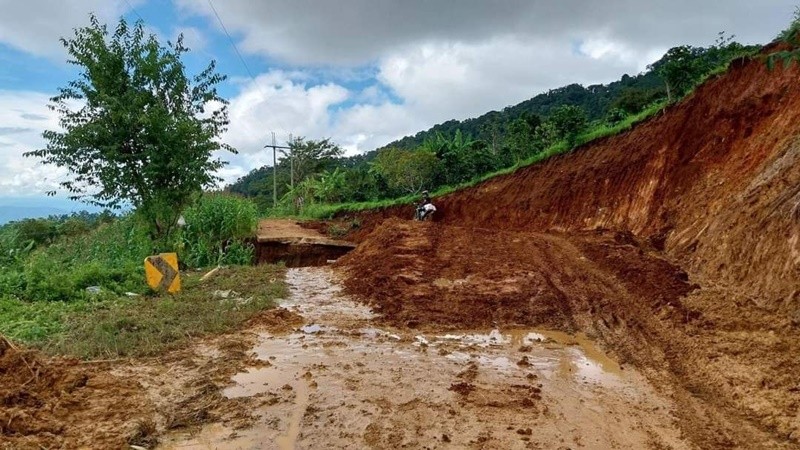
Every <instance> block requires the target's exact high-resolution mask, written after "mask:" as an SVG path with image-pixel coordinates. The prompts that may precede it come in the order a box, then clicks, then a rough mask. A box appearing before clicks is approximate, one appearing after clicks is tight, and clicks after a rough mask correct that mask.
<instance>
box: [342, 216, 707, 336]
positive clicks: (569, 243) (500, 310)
mask: <svg viewBox="0 0 800 450" xmlns="http://www.w3.org/2000/svg"><path fill="white" fill-rule="evenodd" d="M387 255H392V256H391V257H387ZM338 264H339V265H340V266H343V267H344V268H345V270H346V271H347V274H348V276H347V277H346V279H345V281H344V284H345V288H346V290H347V291H348V292H349V293H351V294H354V295H357V296H360V297H361V298H364V299H366V300H367V301H368V302H369V303H370V305H372V306H373V308H374V309H375V310H376V311H377V312H380V313H381V315H382V318H383V319H384V320H386V321H389V322H392V323H393V324H399V325H406V326H412V327H415V326H420V325H422V326H424V325H429V324H436V325H438V326H440V327H441V326H445V327H453V328H471V327H487V326H543V327H551V328H557V329H562V330H567V331H577V330H578V329H579V328H580V327H579V326H578V324H577V323H576V317H577V316H578V314H577V313H580V312H588V313H592V312H601V313H602V314H601V315H602V317H598V318H599V319H602V320H607V321H612V322H618V321H619V316H624V315H625V314H626V313H627V312H626V310H624V309H622V308H620V307H619V305H621V304H636V305H638V306H637V307H638V308H640V309H642V310H646V311H647V313H648V314H661V315H664V316H670V317H674V318H675V319H676V320H684V319H685V318H686V317H687V315H688V316H691V315H692V314H691V312H688V311H686V310H685V308H683V306H682V304H681V302H680V297H682V296H684V295H685V294H686V293H688V292H689V291H691V290H692V288H693V287H692V286H691V285H690V284H689V283H688V282H687V279H688V277H687V275H686V273H685V272H682V271H681V270H680V269H678V268H676V267H674V266H673V265H671V264H670V263H669V262H667V261H665V260H664V259H662V258H659V257H656V256H654V255H652V254H651V253H650V252H648V251H647V250H646V248H644V247H643V246H642V243H638V242H636V241H635V240H634V239H633V238H632V237H630V236H627V235H620V234H618V233H608V232H602V231H592V232H587V233H582V234H576V235H573V236H565V235H564V236H560V235H555V234H542V233H522V232H504V231H492V230H485V229H482V230H471V229H468V228H461V227H443V226H437V225H435V224H431V223H419V222H411V221H401V220H398V219H390V220H387V221H385V222H384V223H383V224H382V225H381V226H379V227H378V228H377V229H376V230H375V232H374V233H373V234H372V236H371V237H370V239H368V240H367V241H365V242H364V243H363V244H362V245H360V246H359V247H358V248H357V249H356V250H355V251H354V252H353V253H351V254H350V255H348V256H346V257H344V258H342V260H340V262H339V263H338Z"/></svg>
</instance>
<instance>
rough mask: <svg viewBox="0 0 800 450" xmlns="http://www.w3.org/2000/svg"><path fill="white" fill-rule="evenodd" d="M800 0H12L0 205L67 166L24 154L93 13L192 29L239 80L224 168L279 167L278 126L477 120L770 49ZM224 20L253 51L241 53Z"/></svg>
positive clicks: (3, 62)
mask: <svg viewBox="0 0 800 450" xmlns="http://www.w3.org/2000/svg"><path fill="white" fill-rule="evenodd" d="M795 4H797V0H762V1H758V2H756V1H754V0H746V1H745V0H726V1H724V2H723V1H717V0H714V1H709V0H692V1H688V0H668V1H667V0H654V1H642V0H610V1H603V2H600V1H590V0H560V1H555V0H482V1H481V0H460V1H457V2H456V1H452V0H335V1H334V0H315V1H311V0H285V1H274V0H273V1H253V0H212V1H209V0H70V1H63V0H26V1H18V0H0V11H2V14H0V200H2V199H4V198H5V199H10V198H16V199H18V198H20V197H23V198H30V199H31V201H32V202H34V201H35V199H37V198H40V197H41V196H42V195H43V193H44V192H45V191H47V190H49V189H52V188H53V187H55V186H56V185H57V183H58V181H59V179H61V177H63V176H64V175H65V173H64V172H62V171H59V170H56V169H54V168H51V167H44V166H42V165H40V164H37V162H36V161H35V160H31V159H26V158H23V157H22V153H23V152H24V151H27V150H31V149H35V148H38V147H40V146H41V145H42V140H41V137H40V135H41V132H42V131H43V130H45V129H48V128H49V129H52V128H54V127H55V126H56V125H57V121H56V118H55V117H54V116H53V114H52V113H51V112H50V111H49V110H48V109H47V107H46V106H47V102H48V98H49V97H50V96H52V95H53V94H54V93H55V91H56V89H57V88H58V87H59V86H62V85H64V84H65V83H66V82H67V81H69V80H70V79H72V78H74V77H75V75H76V73H77V72H76V71H75V68H73V67H71V66H68V65H67V64H66V63H65V54H64V52H63V49H62V47H61V45H60V44H59V42H58V39H59V37H62V36H69V35H70V34H71V30H72V29H73V28H74V27H78V26H82V25H85V24H86V23H87V22H88V14H89V13H90V12H94V13H95V14H97V15H98V16H99V17H100V18H101V19H102V20H104V21H108V22H115V21H116V20H117V19H118V18H119V17H120V16H124V17H126V18H128V19H130V20H139V19H141V20H143V21H144V22H145V24H146V25H147V27H148V28H149V29H150V30H151V31H152V32H153V33H155V34H157V35H158V36H159V37H161V38H162V39H164V40H167V39H174V37H175V36H177V35H178V34H179V33H183V35H184V37H185V41H186V43H187V44H188V46H189V47H190V48H191V49H192V52H191V54H190V55H189V57H188V60H187V63H188V67H189V68H190V70H192V71H197V70H199V69H200V68H201V67H202V66H204V65H205V64H206V63H207V62H208V60H210V59H216V60H217V61H218V63H219V69H220V71H221V72H223V73H225V74H227V75H229V77H230V78H229V79H228V81H227V82H226V83H225V85H224V86H222V88H221V92H222V94H223V95H224V96H225V97H226V98H228V99H229V100H230V102H231V104H230V119H231V125H230V129H229V132H228V133H227V134H226V135H225V136H224V140H225V141H227V142H228V143H229V144H231V145H233V146H234V147H236V148H237V149H238V150H239V151H240V153H239V155H236V156H226V157H225V159H227V160H228V161H229V162H230V164H229V165H228V166H227V167H226V168H225V169H224V170H223V171H222V173H221V175H222V176H223V177H224V178H225V179H226V180H227V181H232V180H235V179H236V178H237V177H239V176H241V175H243V174H245V173H247V172H248V171H249V170H251V169H253V168H256V167H259V166H261V165H264V164H268V163H271V155H269V154H268V153H267V152H265V151H264V150H263V149H262V146H263V144H264V143H265V142H266V140H267V139H269V135H270V134H269V133H270V131H275V132H276V133H277V135H278V137H279V139H282V140H285V139H286V138H287V137H288V136H289V134H290V133H292V134H294V135H295V136H298V135H299V136H306V137H309V138H314V139H317V138H323V137H331V138H333V140H334V141H336V142H338V143H339V144H340V145H342V146H343V147H344V148H346V149H347V151H348V153H350V154H353V153H357V152H364V151H368V150H371V149H374V148H376V147H378V146H380V145H383V144H386V143H388V142H390V141H392V140H394V139H396V138H399V137H402V136H404V135H407V134H411V133H415V132H417V131H420V130H422V129H426V128H428V127H430V126H432V125H434V124H436V123H439V122H442V121H445V120H448V119H452V118H455V119H465V118H468V117H474V116H477V115H480V114H482V113H484V112H487V111H489V110H493V109H501V108H503V107H505V106H508V105H511V104H515V103H518V102H520V101H522V100H525V99H528V98H530V97H532V96H534V95H536V94H538V93H541V92H543V91H546V90H548V89H551V88H555V87H559V86H562V85H565V84H569V83H575V82H577V83H582V84H594V83H605V82H610V81H613V80H615V79H618V78H619V77H620V76H621V75H622V74H625V73H628V74H635V73H638V72H640V71H642V70H643V69H644V68H645V66H646V65H647V64H648V63H650V62H652V61H654V60H656V59H658V57H659V56H660V55H661V54H663V53H664V52H665V51H666V50H667V49H669V48H670V47H672V46H675V45H681V44H692V45H709V44H711V43H713V41H714V39H715V38H716V34H717V32H719V31H726V32H727V33H728V34H735V35H736V37H737V40H739V41H740V42H743V43H765V42H768V41H769V40H771V39H772V38H773V37H774V36H775V35H776V34H777V33H778V32H779V31H780V30H781V29H782V28H784V27H785V26H786V24H787V23H788V22H789V21H790V19H791V16H792V12H793V11H794V8H795V6H794V5H795ZM214 8H215V9H216V11H217V12H218V14H219V16H220V18H221V21H222V24H224V27H225V29H227V30H228V32H230V35H231V37H232V39H233V42H234V43H235V45H236V47H237V48H238V50H239V52H240V53H241V55H242V58H243V59H244V62H242V60H240V59H239V57H238V56H237V54H236V51H235V50H234V47H233V45H232V44H231V42H230V40H229V39H228V37H227V36H226V34H225V33H224V31H223V26H222V25H221V24H220V21H219V20H218V19H217V17H216V16H215V14H214Z"/></svg>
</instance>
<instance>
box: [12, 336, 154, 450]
mask: <svg viewBox="0 0 800 450" xmlns="http://www.w3.org/2000/svg"><path fill="white" fill-rule="evenodd" d="M0 405H2V408H0V448H15V449H17V448H37V449H38V448H78V447H89V448H123V447H126V446H127V445H128V444H136V443H140V444H147V443H149V442H148V439H149V432H148V431H149V430H150V426H149V421H148V418H149V417H151V413H152V411H151V410H149V408H148V404H147V402H146V401H145V400H144V398H143V396H142V392H141V389H140V387H139V386H137V385H136V383H134V382H132V381H130V380H124V379H121V378H118V377H114V376H112V375H110V374H108V373H107V372H106V371H102V370H95V369H93V368H92V367H91V366H88V365H82V364H80V363H79V362H78V361H76V360H69V359H48V358H46V357H43V356H42V355H40V354H38V353H37V352H35V351H29V350H21V349H19V348H17V347H15V346H14V345H12V344H11V343H9V342H8V341H7V340H6V339H4V338H2V337H0ZM153 431H154V430H153Z"/></svg>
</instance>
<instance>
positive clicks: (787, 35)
mask: <svg viewBox="0 0 800 450" xmlns="http://www.w3.org/2000/svg"><path fill="white" fill-rule="evenodd" d="M799 33H800V6H795V7H794V14H793V15H792V21H791V22H790V23H789V26H788V27H786V29H785V30H783V31H781V32H780V33H779V34H778V37H777V40H779V41H783V42H789V43H791V42H795V43H796V42H797V39H798V34H799Z"/></svg>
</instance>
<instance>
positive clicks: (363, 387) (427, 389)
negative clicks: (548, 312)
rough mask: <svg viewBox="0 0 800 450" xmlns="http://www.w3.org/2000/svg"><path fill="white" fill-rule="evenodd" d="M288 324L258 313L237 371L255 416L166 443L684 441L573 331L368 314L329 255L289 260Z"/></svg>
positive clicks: (636, 444) (629, 376) (643, 391)
mask: <svg viewBox="0 0 800 450" xmlns="http://www.w3.org/2000/svg"><path fill="white" fill-rule="evenodd" d="M287 282H288V283H289V285H290V286H291V296H290V298H289V299H288V300H287V301H285V302H284V303H283V304H282V305H281V306H282V307H283V308H286V309H288V310H290V311H292V312H295V313H298V314H300V315H302V316H303V317H304V318H305V321H306V323H305V325H303V326H302V327H299V328H296V329H294V330H292V331H289V332H287V333H275V332H269V331H267V330H265V329H260V328H258V326H255V327H254V328H253V329H251V330H249V331H251V332H255V333H256V334H257V338H256V339H255V341H256V344H255V346H254V348H253V352H254V353H255V356H256V358H257V360H259V361H261V363H260V364H258V365H257V366H255V367H252V368H249V369H247V370H246V371H244V372H241V373H239V374H237V375H235V376H234V377H233V384H232V385H231V386H230V387H229V388H228V389H226V390H225V391H224V395H225V396H226V397H231V398H248V399H250V400H251V401H250V402H249V404H254V405H255V407H254V408H255V409H254V410H253V411H251V412H252V413H253V414H255V415H256V416H258V418H257V420H256V421H255V423H254V425H253V426H252V427H251V428H246V429H234V427H231V426H228V425H227V424H225V423H218V424H213V425H210V426H206V427H204V428H202V429H201V430H200V431H199V432H195V433H194V434H187V433H183V434H175V435H171V436H168V437H167V438H166V439H164V440H163V445H162V448H166V449H178V448H179V449H192V448H195V449H207V448H215V449H227V448H229V449H240V448H275V449H287V448H398V447H406V448H512V449H513V448H520V449H522V448H576V447H581V448H588V449H593V448H595V449H609V448H620V449H622V448H655V449H663V448H674V449H682V448H691V446H690V445H688V444H687V443H686V442H684V441H683V440H682V438H681V436H680V433H679V431H678V429H677V428H676V425H675V421H674V418H673V416H672V414H671V409H672V405H671V404H670V403H669V402H668V401H667V400H666V399H665V398H663V397H661V396H659V395H657V394H656V393H655V392H654V390H653V389H652V388H651V387H650V386H649V385H648V383H647V382H646V381H645V380H644V378H643V377H642V376H641V375H639V374H638V373H636V372H634V371H632V370H629V369H628V368H624V370H623V368H621V367H619V365H618V364H617V363H616V362H614V361H613V360H612V359H611V358H609V357H607V356H606V355H604V354H603V353H602V352H601V351H600V350H599V349H598V348H596V347H595V346H594V344H593V343H592V342H591V341H590V340H588V339H586V338H585V337H583V336H571V335H568V334H565V333H556V332H548V331H544V330H532V329H494V330H487V329H483V330H459V331H453V330H447V331H445V330H437V329H433V328H431V329H426V330H425V332H424V333H420V332H416V333H415V332H413V331H412V330H408V329H397V328H393V327H381V328H378V327H377V326H376V324H377V323H379V322H378V321H377V320H376V316H375V315H374V314H373V313H372V311H370V309H369V308H368V307H366V306H364V305H363V304H360V303H357V302H355V301H353V300H352V299H350V298H348V297H346V296H345V295H344V294H342V292H341V287H340V282H339V279H338V275H337V274H336V273H335V272H333V271H332V270H331V269H329V268H304V269H291V270H289V272H288V274H287Z"/></svg>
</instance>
